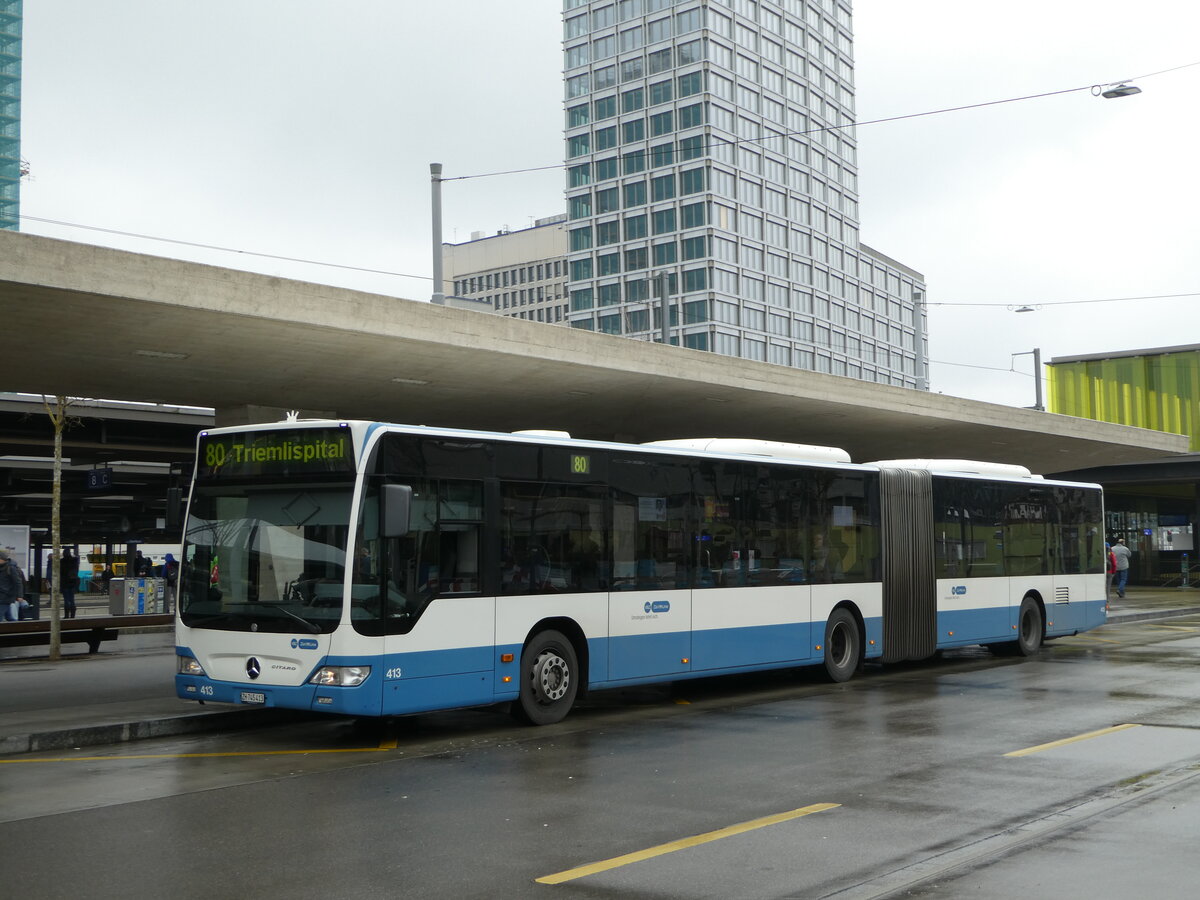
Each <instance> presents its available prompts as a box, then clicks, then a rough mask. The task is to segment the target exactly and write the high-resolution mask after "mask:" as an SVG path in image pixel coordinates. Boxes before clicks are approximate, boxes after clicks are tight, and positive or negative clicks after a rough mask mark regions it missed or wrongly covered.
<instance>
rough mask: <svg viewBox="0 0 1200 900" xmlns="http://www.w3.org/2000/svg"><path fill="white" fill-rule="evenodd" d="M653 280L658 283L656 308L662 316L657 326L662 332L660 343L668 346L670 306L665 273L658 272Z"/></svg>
mask: <svg viewBox="0 0 1200 900" xmlns="http://www.w3.org/2000/svg"><path fill="white" fill-rule="evenodd" d="M654 278H655V281H657V282H658V308H659V311H660V315H661V316H662V321H661V322H660V323H659V325H660V326H661V329H660V330H661V331H662V342H663V343H664V344H669V343H671V318H670V316H669V315H668V313H670V308H669V307H670V304H669V303H668V302H667V273H666V272H659V273H658V274H657V275H655V276H654Z"/></svg>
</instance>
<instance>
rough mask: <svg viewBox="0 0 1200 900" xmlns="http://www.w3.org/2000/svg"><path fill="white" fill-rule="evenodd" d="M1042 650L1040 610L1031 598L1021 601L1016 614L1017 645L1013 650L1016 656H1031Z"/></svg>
mask: <svg viewBox="0 0 1200 900" xmlns="http://www.w3.org/2000/svg"><path fill="white" fill-rule="evenodd" d="M1041 648H1042V608H1041V607H1040V606H1038V603H1037V601H1036V600H1034V599H1033V598H1032V597H1029V596H1027V597H1025V599H1024V600H1022V601H1021V611H1020V612H1019V613H1017V643H1016V647H1015V648H1014V650H1015V652H1016V654H1017V655H1018V656H1033V654H1035V653H1037V652H1038V650H1040V649H1041Z"/></svg>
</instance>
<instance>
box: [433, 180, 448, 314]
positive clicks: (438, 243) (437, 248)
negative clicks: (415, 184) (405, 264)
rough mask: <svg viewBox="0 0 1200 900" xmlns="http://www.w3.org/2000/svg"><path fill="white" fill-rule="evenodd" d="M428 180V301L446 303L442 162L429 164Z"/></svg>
mask: <svg viewBox="0 0 1200 900" xmlns="http://www.w3.org/2000/svg"><path fill="white" fill-rule="evenodd" d="M429 181H430V183H431V191H432V194H433V296H432V297H430V298H429V302H430V303H438V304H441V305H443V306H444V305H445V304H446V294H445V290H444V288H445V286H444V285H443V284H442V164H441V163H430V164H429Z"/></svg>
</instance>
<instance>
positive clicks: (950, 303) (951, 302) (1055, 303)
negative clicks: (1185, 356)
mask: <svg viewBox="0 0 1200 900" xmlns="http://www.w3.org/2000/svg"><path fill="white" fill-rule="evenodd" d="M1181 297H1200V291H1193V292H1192V293H1187V294H1147V295H1144V296H1138V297H1105V298H1103V299H1097V300H1022V301H1020V302H1010V303H966V302H959V301H956V300H942V301H936V302H935V301H925V302H923V303H922V305H923V306H975V307H992V308H995V309H1011V308H1012V307H1013V306H1032V307H1034V308H1035V309H1041V308H1042V307H1046V306H1076V305H1078V304H1080V303H1121V302H1123V301H1126V300H1174V299H1178V298H1181Z"/></svg>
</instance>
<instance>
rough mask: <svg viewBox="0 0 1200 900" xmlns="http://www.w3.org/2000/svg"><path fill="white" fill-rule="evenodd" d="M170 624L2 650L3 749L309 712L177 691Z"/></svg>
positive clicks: (1126, 606)
mask: <svg viewBox="0 0 1200 900" xmlns="http://www.w3.org/2000/svg"><path fill="white" fill-rule="evenodd" d="M77 602H78V606H79V615H80V618H85V617H87V616H89V615H97V616H98V615H106V614H107V599H106V598H102V597H99V596H98V595H97V598H96V599H95V600H94V601H93V600H92V599H91V598H88V597H86V596H81V597H80V598H79V599H78V601H77ZM1195 614H1200V588H1190V589H1189V588H1168V589H1142V588H1130V589H1129V590H1128V591H1127V592H1126V596H1125V598H1124V599H1119V598H1114V599H1113V601H1112V604H1111V605H1110V610H1109V616H1108V621H1109V623H1110V624H1118V623H1122V622H1136V621H1143V620H1153V619H1169V618H1174V617H1178V616H1186V615H1195ZM174 646H175V644H174V634H173V629H172V626H170V625H164V626H152V627H147V628H144V629H130V630H127V631H122V633H121V635H120V637H119V638H118V639H117V640H116V641H114V642H112V643H111V644H108V645H106V646H105V648H104V649H102V650H101V651H100V652H98V653H88V652H86V650H80V649H78V648H76V647H75V646H71V647H67V648H65V649H64V653H63V656H62V658H61V659H59V660H54V661H52V660H50V659H49V654H48V649H47V648H46V647H21V648H12V649H6V650H3V651H0V755H4V754H14V753H31V752H36V753H55V752H61V751H73V750H79V749H81V748H83V747H94V746H101V745H105V744H116V743H121V742H124V741H135V740H142V739H146V738H153V737H170V736H174V735H184V734H194V733H200V732H212V731H228V730H236V729H245V728H254V727H260V726H266V725H270V724H275V723H281V722H285V721H297V720H301V719H303V718H305V717H307V716H309V715H312V716H321V718H322V719H327V718H328V717H327V716H323V715H321V714H319V713H305V712H296V711H291V710H277V709H264V708H259V707H248V708H239V707H230V706H228V705H215V706H202V705H200V704H198V703H196V702H194V701H188V700H180V699H179V698H177V697H176V696H175V684H174V675H175V653H174Z"/></svg>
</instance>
